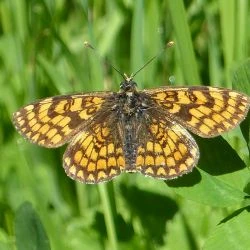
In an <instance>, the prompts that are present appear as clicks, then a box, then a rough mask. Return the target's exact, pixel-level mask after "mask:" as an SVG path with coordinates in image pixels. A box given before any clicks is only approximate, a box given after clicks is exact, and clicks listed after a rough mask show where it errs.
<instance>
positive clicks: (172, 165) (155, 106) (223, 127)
mask: <svg viewBox="0 0 250 250" xmlns="http://www.w3.org/2000/svg"><path fill="white" fill-rule="evenodd" d="M249 105H250V99H249V97H248V96H246V95H244V94H242V93H239V92H236V91H233V90H229V89H223V88H214V87H161V88H156V89H148V90H142V91H139V90H137V88H136V83H135V82H134V81H133V77H127V76H126V75H125V74H124V81H123V82H122V83H121V85H120V91H119V92H117V93H116V92H92V93H86V94H75V95H64V96H55V97H50V98H45V99H43V100H40V101H36V102H34V103H32V104H30V105H27V106H25V107H23V108H21V109H20V110H18V111H17V112H16V113H14V115H13V122H14V124H15V127H16V129H17V130H18V131H19V132H20V133H21V135H23V136H24V137H25V138H27V139H28V140H30V141H31V142H33V143H36V144H38V145H40V146H44V147H48V148H56V147H59V146H61V145H63V144H65V143H69V145H68V147H67V150H66V152H65V153H64V156H63V166H64V169H65V171H66V173H67V175H68V176H70V177H71V178H72V179H74V180H78V181H80V182H84V183H101V182H104V181H109V180H111V179H113V178H114V177H116V176H117V175H119V174H120V173H122V172H140V173H142V174H144V175H146V176H152V177H154V178H160V179H172V178H176V177H178V176H181V175H183V174H185V173H188V172H190V171H191V170H192V168H193V167H194V166H196V164H197V161H198V159H199V148H198V146H197V144H196V142H195V140H194V139H193V137H192V136H191V135H190V133H189V132H188V131H187V130H190V131H191V132H192V133H194V134H197V135H199V136H201V137H214V136H218V135H220V134H221V133H223V132H227V131H229V130H230V129H232V128H234V127H235V126H237V125H238V124H239V123H240V122H241V121H242V120H243V119H244V118H245V117H246V115H247V112H248V109H249Z"/></svg>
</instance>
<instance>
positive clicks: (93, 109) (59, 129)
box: [13, 92, 110, 147]
mask: <svg viewBox="0 0 250 250" xmlns="http://www.w3.org/2000/svg"><path fill="white" fill-rule="evenodd" d="M109 96H110V93H109V92H95V93H88V94H77V95H66V96H55V97H51V98H45V99H43V100H40V101H37V102H34V103H32V104H30V105H28V106H25V107H23V108H21V109H20V110H18V111H17V112H15V113H14V114H13V123H14V124H15V127H16V129H17V130H18V131H19V132H20V134H21V135H23V136H24V137H25V138H27V139H28V140H30V141H31V142H33V143H36V144H38V145H40V146H44V147H59V146H61V145H63V144H65V143H66V142H68V141H70V140H71V139H72V137H73V136H74V135H75V134H77V133H78V132H79V130H80V129H81V127H82V124H83V123H84V122H86V121H89V120H91V119H92V118H93V117H94V116H95V114H96V113H97V112H98V111H99V110H100V108H101V107H102V104H103V103H104V102H105V101H106V99H107V98H109Z"/></svg>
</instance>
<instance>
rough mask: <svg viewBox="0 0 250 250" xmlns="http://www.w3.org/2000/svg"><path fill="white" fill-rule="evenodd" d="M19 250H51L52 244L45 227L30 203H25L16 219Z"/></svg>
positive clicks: (18, 211)
mask: <svg viewBox="0 0 250 250" xmlns="http://www.w3.org/2000/svg"><path fill="white" fill-rule="evenodd" d="M15 231H16V246H17V249H18V250H34V249H39V250H49V249H50V244H49V240H48V237H47V235H46V233H45V231H44V228H43V225H42V223H41V221H40V219H39V217H38V215H37V214H36V213H35V211H34V209H33V208H32V206H31V204H30V203H29V202H25V203H23V204H22V205H21V206H20V207H19V209H18V210H17V213H16V219H15Z"/></svg>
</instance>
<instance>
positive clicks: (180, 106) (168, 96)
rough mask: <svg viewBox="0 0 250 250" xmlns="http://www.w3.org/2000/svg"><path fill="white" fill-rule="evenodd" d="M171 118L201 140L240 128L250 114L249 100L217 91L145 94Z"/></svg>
mask: <svg viewBox="0 0 250 250" xmlns="http://www.w3.org/2000/svg"><path fill="white" fill-rule="evenodd" d="M145 92H146V93H147V94H149V95H150V97H151V98H152V99H153V100H155V102H156V103H157V104H158V105H159V106H161V107H163V108H165V110H166V112H167V114H168V115H169V117H171V118H172V119H174V120H175V121H177V122H178V123H180V124H181V125H182V126H184V127H186V128H188V129H189V130H190V131H192V132H193V133H195V134H197V135H199V136H202V137H213V136H217V135H219V134H221V133H223V132H227V131H228V130H230V129H232V128H234V127H235V126H237V125H238V124H239V123H240V122H241V121H242V120H243V119H244V118H245V116H246V114H247V112H248V110H249V102H250V101H249V97H248V96H246V95H244V94H241V93H238V92H236V91H233V90H229V89H223V88H215V87H189V88H187V87H175V88H172V87H165V88H159V89H152V90H146V91H145Z"/></svg>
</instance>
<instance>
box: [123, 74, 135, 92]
mask: <svg viewBox="0 0 250 250" xmlns="http://www.w3.org/2000/svg"><path fill="white" fill-rule="evenodd" d="M133 77H134V76H133V74H132V75H131V76H127V75H126V74H125V73H124V81H123V82H121V84H120V90H121V91H122V92H135V91H136V87H137V84H136V82H135V81H133Z"/></svg>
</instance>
